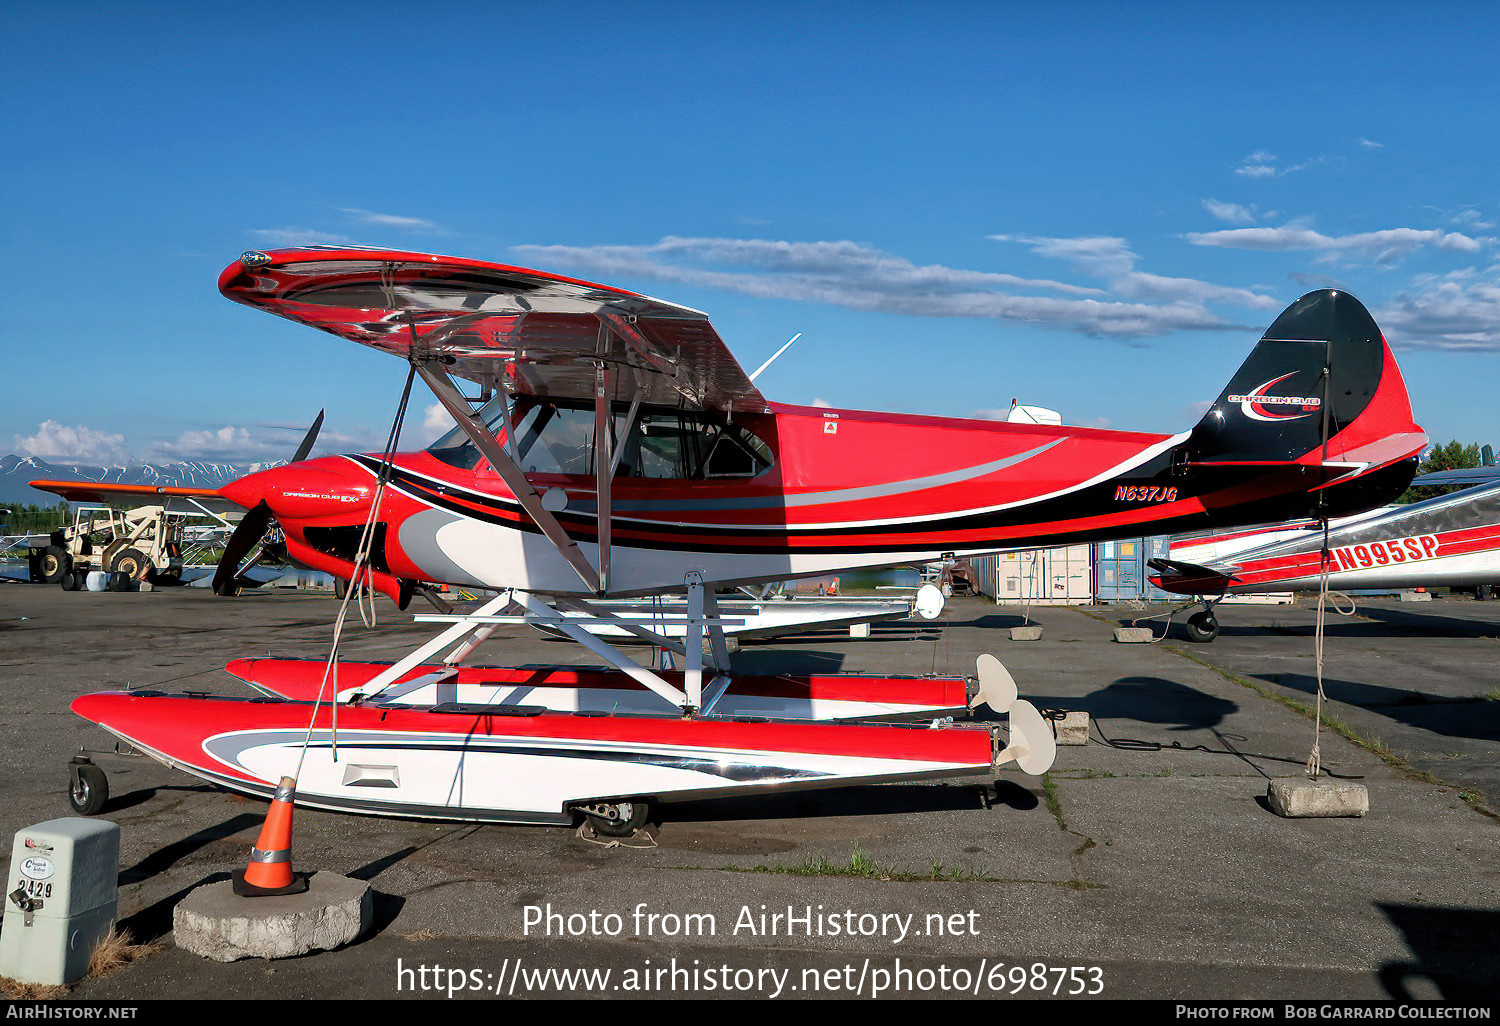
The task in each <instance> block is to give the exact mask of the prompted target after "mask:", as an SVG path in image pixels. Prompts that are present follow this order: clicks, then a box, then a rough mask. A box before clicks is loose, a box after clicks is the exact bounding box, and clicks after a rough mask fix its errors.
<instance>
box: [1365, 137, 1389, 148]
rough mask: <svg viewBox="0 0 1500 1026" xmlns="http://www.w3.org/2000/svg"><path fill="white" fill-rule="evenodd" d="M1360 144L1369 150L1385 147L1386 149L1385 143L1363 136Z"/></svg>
mask: <svg viewBox="0 0 1500 1026" xmlns="http://www.w3.org/2000/svg"><path fill="white" fill-rule="evenodd" d="M1359 144H1360V145H1361V146H1363V147H1364V148H1365V149H1367V150H1383V149H1385V143H1378V142H1376V141H1375V140H1373V139H1366V138H1364V137H1363V136H1361V137H1360V140H1359Z"/></svg>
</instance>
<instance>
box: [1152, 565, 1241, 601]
mask: <svg viewBox="0 0 1500 1026" xmlns="http://www.w3.org/2000/svg"><path fill="white" fill-rule="evenodd" d="M1146 563H1147V565H1148V566H1150V567H1151V569H1153V570H1155V571H1156V573H1157V576H1154V577H1152V578H1151V583H1152V584H1154V585H1156V586H1157V587H1158V588H1162V589H1164V590H1166V591H1175V592H1181V593H1183V594H1188V595H1197V594H1200V593H1210V594H1211V593H1215V592H1222V591H1224V590H1225V589H1227V588H1228V587H1229V586H1230V585H1232V584H1233V583H1234V582H1235V581H1238V580H1239V578H1238V577H1236V576H1234V574H1233V573H1232V572H1230V571H1232V570H1234V569H1235V568H1234V567H1229V566H1221V567H1218V568H1215V567H1210V566H1203V565H1202V564H1199V563H1185V562H1183V561H1182V560H1180V559H1149V560H1147V561H1146Z"/></svg>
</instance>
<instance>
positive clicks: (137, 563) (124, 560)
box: [107, 548, 151, 581]
mask: <svg viewBox="0 0 1500 1026" xmlns="http://www.w3.org/2000/svg"><path fill="white" fill-rule="evenodd" d="M107 569H108V570H109V571H110V573H120V574H125V575H126V576H128V577H129V578H130V579H131V580H133V581H140V580H144V579H145V577H146V574H148V573H150V572H151V560H149V559H147V558H146V554H145V553H144V552H142V551H141V550H140V549H132V548H123V549H121V550H120V551H119V552H116V553H115V554H114V555H113V556H112V557H111V558H110V561H109V567H108V568H107Z"/></svg>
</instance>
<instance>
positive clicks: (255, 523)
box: [214, 501, 271, 595]
mask: <svg viewBox="0 0 1500 1026" xmlns="http://www.w3.org/2000/svg"><path fill="white" fill-rule="evenodd" d="M270 524H271V507H270V506H267V505H266V504H265V502H264V501H261V502H257V503H256V504H255V505H254V506H252V507H250V509H249V511H248V512H246V513H245V515H244V516H243V517H242V518H240V522H239V526H237V527H236V528H235V529H234V533H233V534H231V535H230V536H229V541H228V542H227V543H225V545H224V555H223V556H221V557H220V558H219V566H218V568H217V569H216V570H214V594H215V595H223V594H225V593H226V592H229V593H231V594H232V588H231V585H232V584H233V583H234V579H235V577H237V576H238V575H239V572H240V560H242V559H244V558H245V553H247V552H249V551H250V550H251V549H253V548H255V543H256V542H258V541H260V539H261V536H262V535H264V534H265V533H266V528H267V527H269V526H270Z"/></svg>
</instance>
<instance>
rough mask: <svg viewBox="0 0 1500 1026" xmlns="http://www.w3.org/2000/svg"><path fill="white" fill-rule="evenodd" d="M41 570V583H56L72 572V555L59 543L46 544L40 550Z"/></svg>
mask: <svg viewBox="0 0 1500 1026" xmlns="http://www.w3.org/2000/svg"><path fill="white" fill-rule="evenodd" d="M41 570H42V581H43V583H45V584H56V583H57V582H58V581H60V580H62V579H63V578H64V577H66V576H67V575H68V574H70V573H72V572H73V557H72V556H70V555H68V550H67V549H65V548H62V547H61V546H59V545H48V546H47V547H46V549H44V550H43V551H42V559H41Z"/></svg>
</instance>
